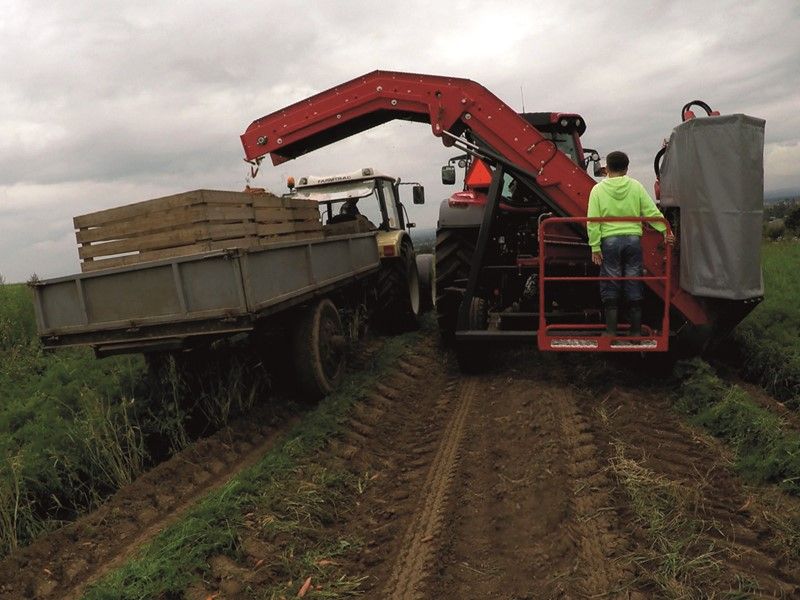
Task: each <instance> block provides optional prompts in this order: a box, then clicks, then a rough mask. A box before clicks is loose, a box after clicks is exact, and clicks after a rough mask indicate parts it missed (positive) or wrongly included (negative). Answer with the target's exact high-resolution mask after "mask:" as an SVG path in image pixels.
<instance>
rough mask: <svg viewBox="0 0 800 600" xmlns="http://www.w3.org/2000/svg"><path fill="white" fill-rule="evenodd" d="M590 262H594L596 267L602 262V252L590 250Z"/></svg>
mask: <svg viewBox="0 0 800 600" xmlns="http://www.w3.org/2000/svg"><path fill="white" fill-rule="evenodd" d="M592 262H593V263H594V264H596V265H597V266H598V267H599V266H600V265H602V264H603V253H602V252H592Z"/></svg>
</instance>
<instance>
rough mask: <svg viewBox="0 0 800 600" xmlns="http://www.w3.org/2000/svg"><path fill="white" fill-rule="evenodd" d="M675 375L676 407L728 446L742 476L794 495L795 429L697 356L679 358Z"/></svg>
mask: <svg viewBox="0 0 800 600" xmlns="http://www.w3.org/2000/svg"><path fill="white" fill-rule="evenodd" d="M676 374H677V376H678V378H679V379H680V380H681V381H682V383H681V386H680V391H679V395H678V399H677V402H676V408H677V409H678V410H680V411H681V412H683V413H684V414H686V415H688V416H689V418H690V420H691V421H692V422H693V423H695V424H696V425H700V426H702V427H704V428H706V429H707V430H708V431H710V432H711V433H712V434H713V435H714V436H716V437H718V438H721V439H722V440H723V441H724V442H725V443H726V444H727V445H728V446H729V447H730V448H731V449H732V450H733V451H734V453H735V456H736V467H737V469H738V471H739V472H740V473H741V474H742V475H743V476H744V477H745V478H746V479H748V480H749V481H751V482H753V483H759V484H765V483H770V484H776V485H778V486H779V487H780V488H782V489H783V490H785V491H787V492H789V493H791V494H795V495H800V433H798V432H797V431H794V430H792V429H790V428H788V427H786V426H785V424H784V423H783V422H782V420H781V419H780V417H778V416H777V415H775V414H774V413H772V412H770V411H769V410H766V409H764V408H762V407H760V406H759V405H758V404H756V403H755V402H754V401H753V400H752V399H751V398H750V397H749V395H748V394H747V392H745V391H744V390H742V389H741V388H740V387H738V386H735V385H729V384H727V383H725V382H723V381H722V380H720V379H719V378H718V377H717V375H716V374H715V373H714V371H713V369H712V368H711V367H710V366H709V365H708V364H707V363H705V362H704V361H702V360H699V359H694V360H692V361H686V362H683V363H679V364H678V366H677V367H676Z"/></svg>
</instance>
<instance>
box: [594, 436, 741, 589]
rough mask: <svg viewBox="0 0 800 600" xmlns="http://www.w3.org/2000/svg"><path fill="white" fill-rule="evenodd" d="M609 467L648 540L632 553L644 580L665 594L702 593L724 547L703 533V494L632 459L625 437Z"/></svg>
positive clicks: (717, 568) (716, 570) (715, 573)
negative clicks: (700, 500)
mask: <svg viewBox="0 0 800 600" xmlns="http://www.w3.org/2000/svg"><path fill="white" fill-rule="evenodd" d="M610 468H611V473H612V475H613V476H614V477H615V478H616V480H617V482H618V483H619V484H620V487H621V488H622V489H623V490H624V491H625V493H626V495H627V496H628V499H629V501H630V505H631V509H632V510H633V514H634V515H635V518H636V520H637V521H638V523H639V525H640V526H641V531H642V532H643V533H644V535H645V536H646V537H647V540H648V544H647V545H646V546H643V550H642V552H641V553H637V554H634V555H632V556H630V557H629V558H630V561H631V562H632V563H633V564H634V565H635V566H636V567H637V573H638V578H639V580H640V582H641V583H642V584H644V585H645V586H647V587H650V588H653V589H654V590H657V591H658V595H659V597H663V598H701V597H704V595H703V590H705V589H708V585H709V581H710V580H713V579H715V578H716V577H717V576H718V575H719V573H720V566H721V563H722V561H721V551H720V549H718V548H716V547H715V546H714V545H713V543H711V542H709V539H708V537H706V536H704V535H703V532H704V531H705V530H706V529H708V527H709V524H707V523H704V522H703V521H702V520H701V519H699V518H698V517H697V514H698V512H699V511H698V502H699V498H698V497H696V496H697V495H696V494H692V493H691V492H692V491H693V490H692V488H688V487H687V486H682V485H680V484H678V483H677V482H675V481H672V480H670V479H668V478H666V477H664V476H663V475H659V474H657V473H655V472H653V471H651V470H650V469H648V468H647V467H645V466H644V465H642V464H641V463H640V462H638V461H636V460H634V459H632V458H630V457H629V456H628V455H626V448H625V445H624V444H623V443H621V442H616V443H615V444H614V455H613V456H612V458H611V462H610ZM687 492H688V493H687ZM752 591H756V590H752Z"/></svg>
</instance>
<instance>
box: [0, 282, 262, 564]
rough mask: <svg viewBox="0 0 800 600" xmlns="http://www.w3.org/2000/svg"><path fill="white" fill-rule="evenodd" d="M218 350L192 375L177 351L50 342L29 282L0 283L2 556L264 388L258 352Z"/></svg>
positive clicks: (91, 504)
mask: <svg viewBox="0 0 800 600" xmlns="http://www.w3.org/2000/svg"><path fill="white" fill-rule="evenodd" d="M215 358H216V360H214V358H213V357H212V358H207V363H209V364H213V367H209V368H206V369H204V370H202V371H199V373H201V375H198V376H193V377H191V378H190V380H189V378H187V376H186V373H187V371H186V370H185V369H184V368H183V367H184V366H185V365H180V364H176V361H175V359H174V358H168V357H167V358H165V359H164V360H162V361H160V366H161V368H159V369H152V368H151V369H148V367H147V365H146V364H145V361H144V360H143V359H142V357H141V356H138V355H136V356H121V357H112V358H105V359H101V360H98V359H96V358H95V356H94V354H93V353H92V352H91V350H88V349H85V348H77V349H63V350H59V351H56V352H45V351H44V350H43V349H42V347H41V344H40V343H39V340H38V339H37V337H36V326H35V319H34V313H33V303H32V294H31V291H30V290H29V289H28V287H27V286H24V285H16V284H3V285H0V556H2V555H4V554H6V553H8V552H10V551H13V550H14V549H16V548H17V547H19V546H21V545H25V544H26V543H28V542H29V541H31V540H32V539H33V538H34V537H36V536H37V535H39V534H40V533H42V532H44V531H47V530H50V529H53V528H55V527H57V526H59V525H60V524H62V523H63V522H65V521H68V520H72V519H74V518H75V517H76V516H78V515H80V514H82V513H84V512H86V511H89V510H92V509H93V508H95V507H96V506H97V505H98V504H99V503H100V502H102V501H103V500H104V499H105V498H107V497H108V496H109V495H110V494H112V493H113V492H115V491H116V490H118V489H119V488H120V487H121V486H123V485H125V484H127V483H129V482H131V481H132V480H133V479H134V478H136V476H137V475H139V474H140V473H141V472H142V471H143V470H145V469H147V468H149V467H150V466H152V465H153V463H155V462H157V461H159V460H161V459H163V458H165V457H166V456H168V455H169V454H171V453H173V452H175V451H178V450H180V449H182V448H183V447H185V446H186V445H187V444H189V443H191V441H192V440H193V439H194V438H196V437H198V436H200V435H203V434H205V433H208V432H210V431H212V430H214V429H216V428H219V427H220V426H222V425H224V424H225V423H227V421H228V420H229V419H230V418H232V417H234V416H236V415H238V414H241V413H242V412H244V411H246V410H248V408H249V407H250V406H252V404H253V403H254V402H255V401H256V399H257V398H262V397H264V396H265V395H266V393H265V391H266V390H268V389H269V384H270V382H269V378H268V377H267V376H266V375H265V373H264V372H263V369H262V368H261V367H260V365H259V364H251V363H246V362H245V361H243V360H241V357H239V356H237V355H236V354H234V353H230V352H227V353H225V356H224V357H220V356H216V357H215ZM256 362H257V361H256Z"/></svg>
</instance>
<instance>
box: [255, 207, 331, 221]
mask: <svg viewBox="0 0 800 600" xmlns="http://www.w3.org/2000/svg"><path fill="white" fill-rule="evenodd" d="M253 212H254V214H255V220H256V222H257V223H283V222H284V221H319V220H320V215H319V210H318V209H317V208H316V207H307V208H283V207H281V208H256V209H254V211H253Z"/></svg>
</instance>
